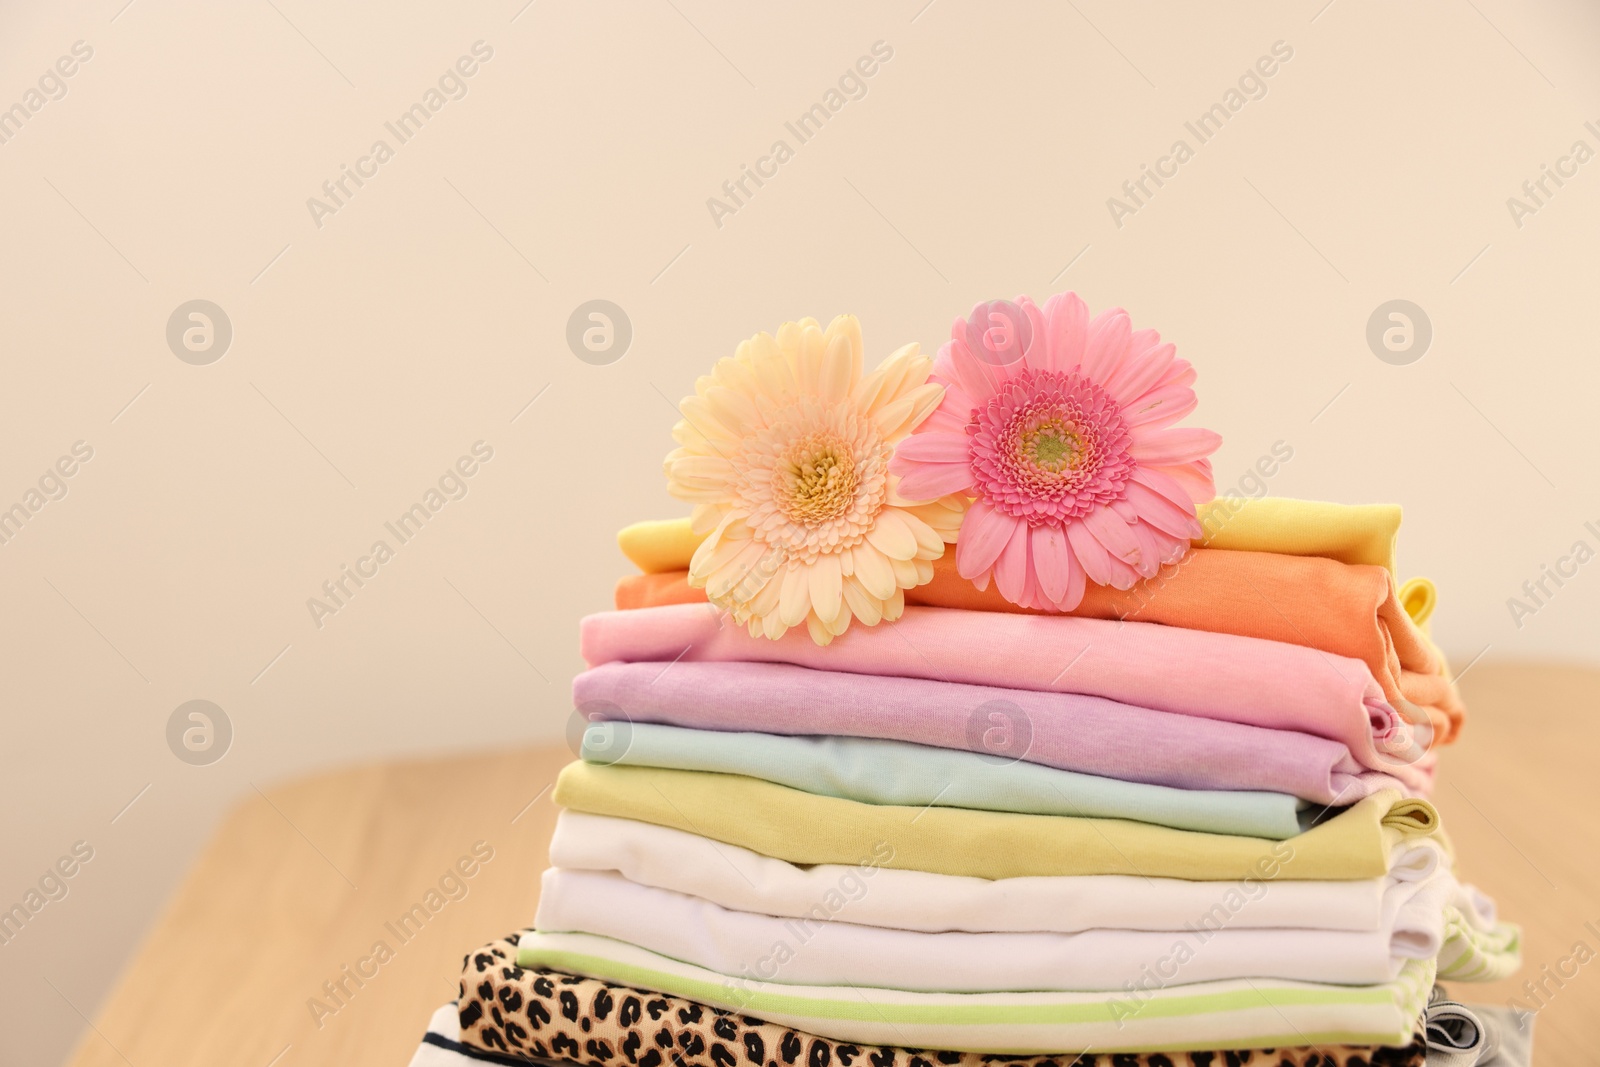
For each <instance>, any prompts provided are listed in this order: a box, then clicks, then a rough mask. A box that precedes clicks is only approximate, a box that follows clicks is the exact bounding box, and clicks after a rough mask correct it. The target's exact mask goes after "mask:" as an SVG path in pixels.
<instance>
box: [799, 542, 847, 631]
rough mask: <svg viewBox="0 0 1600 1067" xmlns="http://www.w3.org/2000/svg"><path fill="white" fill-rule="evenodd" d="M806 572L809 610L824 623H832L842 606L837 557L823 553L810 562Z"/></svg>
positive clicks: (840, 580) (840, 578)
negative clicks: (809, 593) (809, 596)
mask: <svg viewBox="0 0 1600 1067" xmlns="http://www.w3.org/2000/svg"><path fill="white" fill-rule="evenodd" d="M806 571H807V572H808V574H807V577H808V578H809V585H810V588H811V610H812V611H814V612H816V613H817V618H819V619H821V620H822V621H823V622H824V623H831V622H833V621H834V620H835V619H836V618H838V617H839V609H840V608H841V607H843V606H844V601H843V599H842V597H843V593H842V591H841V589H840V586H841V583H842V581H843V579H842V577H841V575H840V573H839V557H838V556H836V555H834V554H833V553H831V552H827V553H824V554H822V555H820V556H818V557H817V558H816V559H815V560H814V561H812V563H811V565H810V566H809V567H807V568H806Z"/></svg>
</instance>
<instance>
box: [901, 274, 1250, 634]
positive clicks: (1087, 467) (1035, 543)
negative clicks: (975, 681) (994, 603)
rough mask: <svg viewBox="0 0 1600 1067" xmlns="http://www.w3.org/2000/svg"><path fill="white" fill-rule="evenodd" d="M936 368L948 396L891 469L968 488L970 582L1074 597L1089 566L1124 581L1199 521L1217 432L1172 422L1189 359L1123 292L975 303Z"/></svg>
mask: <svg viewBox="0 0 1600 1067" xmlns="http://www.w3.org/2000/svg"><path fill="white" fill-rule="evenodd" d="M933 378H934V380H935V381H938V382H940V383H941V384H943V385H944V386H945V395H944V400H943V401H942V402H941V403H940V405H939V407H938V409H937V410H936V411H935V412H934V414H933V415H932V416H930V417H929V418H928V420H927V421H926V422H924V423H923V424H922V425H921V426H920V427H918V429H917V431H916V432H915V433H914V434H912V435H911V436H910V437H909V438H907V439H906V440H905V441H903V442H901V443H900V445H899V446H898V447H897V448H896V450H895V456H894V459H893V461H892V462H891V464H890V468H889V469H890V470H891V471H892V472H893V473H895V474H898V475H900V476H901V483H900V491H901V492H902V493H903V494H905V495H906V496H907V497H909V498H913V499H924V500H928V499H935V498H938V497H943V496H946V495H947V494H961V495H963V496H965V497H967V498H970V499H971V504H970V506H969V508H968V510H967V512H966V514H965V516H964V517H963V518H962V521H961V529H960V532H959V534H958V536H957V540H956V570H957V572H958V573H960V575H961V576H962V577H963V578H966V579H968V580H970V581H973V582H974V583H976V585H977V586H978V588H980V589H987V588H988V586H989V580H990V578H991V577H992V578H993V579H994V582H995V585H996V586H997V588H998V589H999V590H1000V594H1001V595H1002V596H1004V597H1005V598H1006V599H1007V600H1009V601H1011V602H1012V603H1014V604H1018V605H1020V606H1022V607H1026V608H1047V609H1053V610H1056V611H1070V610H1072V609H1073V608H1075V607H1077V605H1078V602H1079V601H1081V600H1082V599H1083V591H1084V586H1085V583H1086V582H1094V583H1095V584H1097V585H1109V586H1114V587H1115V588H1117V589H1127V588H1130V587H1131V586H1132V585H1133V584H1134V583H1135V582H1137V581H1138V580H1139V579H1141V578H1149V577H1152V576H1153V575H1154V574H1155V573H1156V571H1157V570H1159V569H1160V567H1161V566H1162V565H1163V564H1165V563H1171V562H1173V561H1175V560H1177V559H1178V558H1180V557H1181V556H1182V555H1183V554H1184V552H1185V551H1187V549H1188V547H1189V541H1190V539H1191V538H1194V537H1198V536H1199V535H1200V524H1199V521H1198V520H1197V519H1196V518H1195V508H1196V506H1197V505H1198V504H1200V503H1202V502H1204V501H1207V500H1210V499H1211V498H1212V497H1213V496H1214V495H1215V493H1216V489H1215V485H1214V484H1213V482H1212V477H1211V461H1210V460H1209V459H1207V458H1206V457H1207V456H1209V455H1210V454H1211V453H1212V452H1214V451H1216V449H1217V446H1218V445H1220V444H1221V443H1222V439H1221V438H1220V437H1218V436H1217V435H1216V434H1215V433H1213V432H1211V431H1210V430H1202V429H1195V428H1185V427H1174V426H1173V423H1175V422H1177V421H1178V420H1180V419H1182V418H1183V417H1184V416H1185V415H1187V414H1188V413H1189V412H1190V411H1192V410H1194V407H1195V395H1194V390H1193V389H1192V388H1191V386H1192V385H1193V383H1194V379H1195V372H1194V368H1193V367H1191V366H1190V365H1189V364H1188V363H1187V362H1186V361H1184V360H1181V359H1178V358H1176V356H1175V355H1174V349H1173V346H1172V345H1170V344H1162V343H1161V337H1160V335H1159V334H1157V333H1156V332H1155V331H1154V330H1138V331H1135V330H1133V329H1132V328H1131V326H1130V325H1129V322H1128V313H1127V312H1126V311H1124V310H1122V309H1121V308H1112V309H1111V310H1109V311H1105V312H1102V313H1101V314H1100V315H1098V316H1096V317H1095V318H1094V319H1093V320H1091V319H1090V318H1089V312H1088V309H1087V308H1086V307H1085V306H1084V303H1083V301H1082V300H1080V299H1079V298H1078V296H1077V294H1075V293H1063V294H1061V295H1059V296H1054V297H1051V298H1050V300H1049V301H1048V302H1047V303H1046V304H1045V307H1044V310H1043V311H1040V310H1039V308H1038V307H1037V306H1035V305H1034V303H1033V301H1031V300H1029V299H1028V298H1027V297H1025V296H1024V297H1019V298H1018V299H1017V302H1016V303H1012V302H1011V301H1009V300H996V301H991V302H989V303H986V304H979V305H978V306H977V307H976V308H974V309H973V311H972V315H971V316H970V317H969V318H967V319H957V320H956V323H955V326H954V328H953V329H952V330H951V337H950V340H949V341H948V342H946V344H945V346H944V347H943V348H941V349H940V350H939V357H938V359H937V360H936V361H935V363H934V367H933Z"/></svg>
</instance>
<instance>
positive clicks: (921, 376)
mask: <svg viewBox="0 0 1600 1067" xmlns="http://www.w3.org/2000/svg"><path fill="white" fill-rule="evenodd" d="M932 367H933V361H932V360H931V359H930V358H928V357H927V356H924V355H922V354H921V353H920V352H919V351H918V349H917V346H916V345H914V344H912V345H907V346H906V347H904V348H902V349H900V350H899V351H897V352H895V353H893V354H892V355H890V356H889V358H888V359H886V360H884V361H883V364H882V365H881V366H879V367H878V369H877V370H875V371H873V372H872V373H871V374H869V375H867V376H866V377H865V378H863V377H862V373H861V326H860V324H859V323H858V322H857V321H856V319H855V316H853V315H841V316H839V317H838V318H836V319H834V320H833V321H832V322H831V323H829V324H828V328H827V330H823V329H822V328H821V327H820V326H819V325H818V324H817V321H816V320H815V319H802V320H801V321H799V322H789V323H785V324H784V325H783V326H781V327H780V328H779V329H778V333H777V336H776V337H774V336H773V335H771V334H767V333H759V334H756V335H755V336H754V337H752V338H750V339H749V340H748V341H745V342H744V343H743V344H741V345H740V346H739V349H738V351H737V352H736V353H735V354H734V356H733V357H732V358H731V359H723V360H719V361H718V362H717V365H716V366H715V367H713V368H712V371H711V373H710V374H709V375H706V376H705V377H702V378H701V379H699V380H698V381H697V382H695V395H694V396H691V397H685V398H684V400H683V403H682V404H680V405H679V410H681V411H682V413H683V421H681V422H679V423H678V425H677V426H675V427H674V428H673V431H672V436H673V439H674V440H675V441H677V442H678V444H679V445H680V446H682V447H680V448H677V449H674V450H673V452H672V453H671V454H670V455H668V456H667V460H666V472H667V485H668V488H669V489H670V490H671V492H672V494H673V495H674V496H676V497H678V498H679V499H682V500H687V501H690V502H691V503H693V504H694V505H695V508H694V517H693V522H694V529H695V532H696V533H704V534H709V536H707V537H706V539H705V541H704V542H702V543H701V545H700V547H699V549H697V550H696V551H695V554H694V559H693V561H692V562H691V563H690V565H689V584H690V585H693V586H703V587H704V588H705V590H706V595H707V597H708V598H709V599H710V601H711V602H712V603H713V604H716V605H718V606H719V607H722V608H724V609H726V610H728V611H729V612H730V613H732V615H733V617H734V619H735V620H736V621H738V622H739V623H740V624H742V625H745V626H747V627H748V628H749V630H750V633H751V634H752V635H754V636H760V635H763V634H764V635H766V636H767V637H770V638H777V637H780V636H781V635H782V634H783V633H784V632H785V631H786V630H788V629H789V627H791V626H798V625H800V624H801V623H802V622H804V623H805V624H806V627H807V629H809V630H810V632H811V636H812V639H813V640H815V641H816V642H817V643H818V644H822V645H825V644H827V643H829V642H830V641H832V640H833V639H834V637H835V636H837V635H839V634H842V633H844V631H845V630H846V629H847V628H848V627H849V625H850V620H851V618H852V617H854V618H858V619H860V620H861V621H862V622H863V623H865V624H866V625H868V626H873V625H876V624H877V622H878V621H879V620H880V619H888V620H890V621H891V622H892V621H893V620H895V619H897V618H899V617H900V613H901V611H903V610H904V608H905V595H904V593H903V592H902V590H905V589H910V588H913V587H914V586H918V585H922V584H924V583H926V582H928V581H929V580H931V579H932V577H933V560H935V559H938V558H939V557H940V556H941V555H943V553H944V546H945V544H946V543H953V542H954V541H955V539H956V531H957V530H958V529H959V528H960V525H961V515H962V512H963V511H964V510H965V501H964V500H960V499H958V498H955V497H950V498H944V499H940V500H935V501H914V500H907V499H905V498H903V497H901V496H900V494H899V492H898V491H897V486H898V484H899V478H898V477H896V476H894V475H891V474H890V473H889V459H890V457H891V456H892V455H893V454H894V446H895V444H896V443H897V442H898V441H900V440H902V439H903V438H905V437H906V436H907V435H908V434H910V433H911V431H912V430H913V429H915V428H916V426H917V425H918V424H919V423H921V422H922V420H923V419H925V418H927V416H928V415H929V414H930V413H931V412H932V411H933V410H934V409H935V408H936V407H938V406H939V401H940V400H941V399H942V398H943V396H944V387H943V386H940V385H938V384H936V383H932V382H929V381H928V373H929V371H930V370H931V369H932Z"/></svg>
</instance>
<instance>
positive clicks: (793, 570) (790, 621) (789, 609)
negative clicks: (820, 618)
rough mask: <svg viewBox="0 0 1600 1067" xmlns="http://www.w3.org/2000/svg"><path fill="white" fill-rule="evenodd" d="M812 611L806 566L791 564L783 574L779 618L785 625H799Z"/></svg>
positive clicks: (779, 599)
mask: <svg viewBox="0 0 1600 1067" xmlns="http://www.w3.org/2000/svg"><path fill="white" fill-rule="evenodd" d="M810 613H811V584H810V579H809V577H808V576H807V574H806V568H805V567H802V566H801V565H800V564H798V563H791V564H789V569H788V570H787V571H785V572H784V575H783V592H782V594H781V595H780V596H779V598H778V618H779V619H781V620H782V622H783V624H784V625H785V626H799V625H800V623H802V622H803V621H805V617H806V616H807V615H809V614H810Z"/></svg>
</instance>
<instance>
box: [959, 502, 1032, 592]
mask: <svg viewBox="0 0 1600 1067" xmlns="http://www.w3.org/2000/svg"><path fill="white" fill-rule="evenodd" d="M1018 525H1019V523H1018V521H1017V520H1016V519H1014V518H1012V517H1011V516H1010V515H1007V514H1006V513H1005V512H1003V511H999V510H997V509H995V508H994V507H991V506H990V505H989V504H987V503H985V502H984V501H982V500H977V501H974V502H973V504H972V507H970V508H968V509H967V514H966V517H965V518H963V519H962V520H961V534H960V536H958V537H957V538H956V573H957V574H959V575H961V577H963V578H965V579H967V580H968V581H971V580H973V579H974V578H977V577H978V576H979V575H981V574H987V573H988V572H989V569H990V568H991V567H993V566H994V561H995V560H997V559H999V558H1000V553H1001V552H1002V551H1003V550H1004V549H1005V547H1006V542H1007V541H1009V540H1011V532H1012V531H1013V530H1014V529H1016V527H1017V526H1018Z"/></svg>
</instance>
